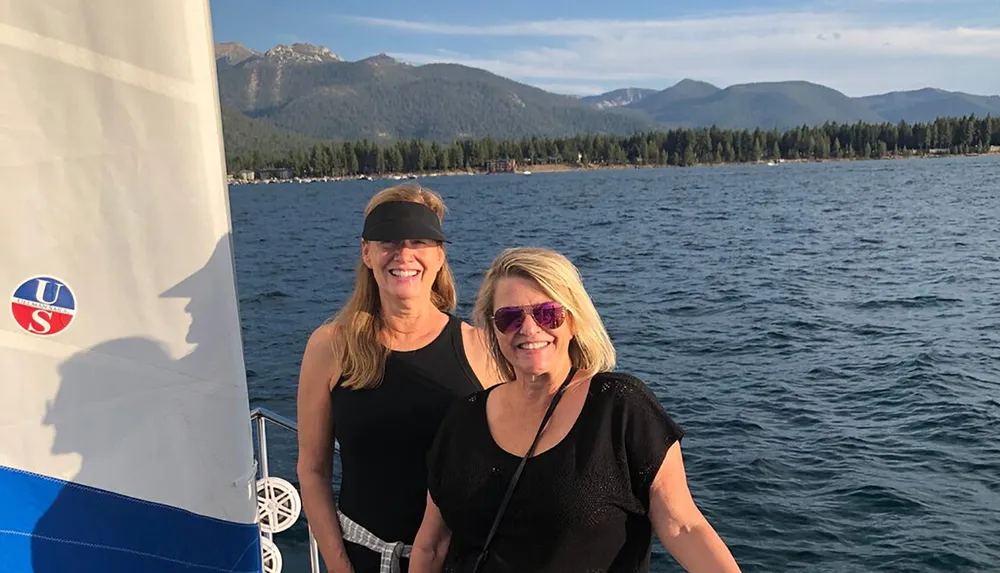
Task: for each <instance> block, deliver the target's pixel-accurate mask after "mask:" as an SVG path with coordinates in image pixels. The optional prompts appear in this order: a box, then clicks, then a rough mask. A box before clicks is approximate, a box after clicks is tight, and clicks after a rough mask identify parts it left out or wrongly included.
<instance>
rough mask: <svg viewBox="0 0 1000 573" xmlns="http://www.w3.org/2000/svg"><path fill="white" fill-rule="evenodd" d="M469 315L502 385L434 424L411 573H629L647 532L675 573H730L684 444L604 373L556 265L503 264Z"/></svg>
mask: <svg viewBox="0 0 1000 573" xmlns="http://www.w3.org/2000/svg"><path fill="white" fill-rule="evenodd" d="M475 315H476V317H475V318H476V321H477V322H478V323H479V325H480V326H481V327H482V328H483V329H484V331H485V334H486V336H487V339H488V345H489V347H490V352H491V354H492V358H493V362H494V363H495V365H496V368H497V369H498V370H499V373H500V374H501V376H502V378H503V379H504V380H506V381H507V382H506V383H505V384H500V385H498V386H494V387H491V388H489V389H486V390H484V391H480V392H477V393H475V394H474V395H472V396H470V397H468V398H466V399H463V400H461V401H460V402H459V403H458V404H457V405H456V406H455V407H454V408H452V410H451V411H450V412H449V414H448V415H447V417H446V418H445V420H444V421H443V422H442V425H441V427H440V429H439V432H438V435H437V438H436V440H435V442H434V445H433V446H432V448H431V451H430V454H429V456H428V469H429V479H428V485H429V491H428V499H427V509H426V512H425V514H424V518H423V522H422V524H421V526H420V529H419V531H418V533H417V536H416V539H415V540H414V545H413V552H412V555H411V561H410V569H409V571H410V572H411V573H430V572H435V573H436V572H438V571H441V570H442V566H443V565H444V564H445V563H446V562H447V563H448V565H449V567H448V570H449V571H456V572H461V573H466V572H472V573H487V572H490V573H492V572H497V573H499V572H512V573H513V572H523V571H531V572H533V573H539V572H546V571H551V572H567V571H602V572H615V571H623V572H624V571H628V572H645V571H648V568H649V558H650V548H651V542H652V535H653V533H654V532H655V534H656V535H657V536H658V537H659V539H660V540H661V541H662V542H663V544H664V546H665V547H666V549H667V550H668V551H669V552H670V554H671V555H672V556H673V557H674V558H675V559H676V560H677V562H678V563H679V564H680V565H681V566H682V567H684V568H685V569H686V570H687V571H689V572H692V573H709V572H712V573H716V572H719V573H729V572H736V571H739V567H738V566H737V564H736V562H735V560H734V559H733V556H732V555H731V554H730V551H729V549H728V548H727V547H726V545H725V543H724V542H723V541H722V539H720V537H719V535H718V534H717V533H716V531H715V530H714V529H713V528H712V526H711V525H710V524H709V523H708V521H707V520H706V519H705V517H704V515H702V513H701V511H700V510H699V509H698V507H697V506H696V505H695V503H694V501H693V500H692V498H691V495H690V493H689V491H688V486H687V481H686V477H685V472H684V463H683V460H682V457H681V446H680V440H681V438H682V436H683V435H684V432H683V431H682V430H681V428H680V427H679V426H678V425H677V424H676V423H674V421H673V420H672V419H671V418H670V416H669V415H667V413H666V412H665V411H664V409H663V407H662V406H661V405H660V403H659V401H658V400H657V399H656V397H655V396H654V395H653V393H652V392H651V391H650V390H649V389H648V388H647V387H646V385H645V384H644V383H643V382H642V381H641V380H639V379H638V378H636V377H634V376H631V375H628V374H623V373H614V372H612V370H613V368H614V366H615V350H614V347H613V345H612V343H611V340H610V339H609V337H608V334H607V332H606V330H605V328H604V325H603V323H602V321H601V318H600V316H599V315H598V313H597V310H596V309H595V308H594V305H593V303H592V302H591V299H590V297H589V295H588V294H587V292H586V291H585V290H584V288H583V284H582V281H581V279H580V276H579V272H578V271H577V269H576V267H574V266H573V264H572V263H571V262H570V261H569V260H567V259H566V258H565V257H564V256H562V255H560V254H558V253H556V252H553V251H550V250H546V249H539V248H517V249H509V250H507V251H504V252H503V253H501V254H500V255H499V256H498V257H497V259H496V260H495V261H494V262H493V265H492V266H491V267H490V269H489V270H488V272H487V273H486V275H485V277H484V279H483V284H482V286H481V288H480V292H479V295H478V299H477V303H476V308H475ZM446 558H447V561H446Z"/></svg>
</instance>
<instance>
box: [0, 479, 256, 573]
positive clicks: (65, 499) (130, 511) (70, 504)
mask: <svg viewBox="0 0 1000 573" xmlns="http://www.w3.org/2000/svg"><path fill="white" fill-rule="evenodd" d="M0 492H3V496H4V499H5V500H6V502H5V503H4V504H3V505H4V507H3V509H2V510H0V570H2V571H3V572H4V573H29V572H30V573H55V572H57V571H58V572H60V573H61V572H64V571H72V572H74V573H90V572H94V573H97V572H102V573H120V572H126V571H127V572H129V573H138V572H142V573H166V572H168V571H169V572H171V573H173V572H181V571H183V572H185V573H187V572H190V573H205V572H213V571H225V572H227V573H257V572H259V571H261V557H260V531H259V529H258V528H257V525H256V524H254V523H249V524H244V523H234V522H230V521H224V520H220V519H215V518H211V517H205V516H201V515H197V514H195V513H192V512H190V511H186V510H183V509H179V508H176V507H170V506H167V505H162V504H157V503H152V502H148V501H143V500H141V499H136V498H133V497H127V496H123V495H119V494H116V493H114V492H110V491H106V490H100V489H96V488H92V487H87V486H83V485H80V484H76V483H71V482H66V481H63V480H58V479H54V478H51V477H47V476H42V475H38V474H33V473H29V472H25V471H21V470H16V469H13V468H9V467H5V466H0Z"/></svg>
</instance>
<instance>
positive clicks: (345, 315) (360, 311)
mask: <svg viewBox="0 0 1000 573" xmlns="http://www.w3.org/2000/svg"><path fill="white" fill-rule="evenodd" d="M389 201H413V202H415V203H422V204H424V205H427V206H428V207H430V208H431V210H432V211H434V213H435V214H436V215H437V217H438V221H442V222H443V221H444V214H445V212H446V211H447V208H446V207H445V204H444V201H443V200H442V199H441V196H440V195H438V194H437V193H435V192H434V191H431V190H430V189H427V188H424V187H421V186H420V185H400V186H395V187H389V188H387V189H383V190H381V191H379V192H378V193H376V194H375V196H374V197H372V198H371V199H370V200H369V201H368V205H367V206H366V207H365V216H366V217H367V216H368V214H369V213H371V211H372V209H374V208H375V207H377V206H379V205H381V204H382V203H387V202H389ZM441 248H442V249H444V245H441ZM457 301H458V294H457V292H456V290H455V279H454V276H453V275H452V273H451V268H449V267H448V259H447V256H446V257H445V260H444V263H443V264H442V265H441V270H440V271H439V272H438V275H437V277H436V278H435V279H434V284H433V285H432V286H431V303H433V304H434V306H435V307H437V308H438V309H439V310H441V311H442V312H453V311H454V310H455V307H456V306H457ZM381 314H382V302H381V298H380V295H379V288H378V283H376V282H375V276H374V274H372V270H371V269H369V268H368V267H367V266H365V263H364V261H359V262H358V266H357V268H356V270H355V279H354V292H353V293H352V294H351V297H350V299H348V301H347V304H345V305H344V307H343V308H342V309H341V310H340V312H338V313H337V314H336V316H334V318H333V319H332V322H333V324H334V325H335V326H334V328H335V331H336V332H337V341H336V344H335V346H336V348H335V350H339V352H338V353H339V355H340V358H341V361H340V365H341V376H342V378H343V381H342V383H341V384H339V386H342V387H345V388H351V389H361V388H372V387H375V386H377V385H378V384H379V383H381V381H382V376H383V375H384V374H385V361H386V358H388V356H389V348H388V347H387V346H386V345H385V344H384V343H383V342H382V340H381V339H380V336H379V335H380V333H381V331H382V328H383V326H384V323H383V321H382V316H381Z"/></svg>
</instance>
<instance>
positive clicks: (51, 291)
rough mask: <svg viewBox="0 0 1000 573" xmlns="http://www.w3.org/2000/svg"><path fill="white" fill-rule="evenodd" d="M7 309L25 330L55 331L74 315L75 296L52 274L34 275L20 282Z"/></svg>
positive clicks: (42, 334) (71, 319)
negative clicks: (49, 275) (45, 275)
mask: <svg viewBox="0 0 1000 573" xmlns="http://www.w3.org/2000/svg"><path fill="white" fill-rule="evenodd" d="M10 311H11V313H13V315H14V320H16V321H17V324H18V325H20V326H21V328H23V329H24V330H25V331H26V332H29V333H31V334H35V335H38V336H49V335H52V334H58V333H59V332H62V331H63V330H65V329H66V327H67V326H69V323H70V322H72V321H73V316H74V315H75V314H76V298H75V297H74V296H73V291H71V290H70V288H69V287H68V286H67V285H66V283H64V282H62V281H60V280H58V279H54V278H52V277H33V278H30V279H28V280H26V281H24V282H23V283H21V284H20V285H19V286H18V287H17V289H16V290H15V291H14V296H13V297H12V298H11V303H10Z"/></svg>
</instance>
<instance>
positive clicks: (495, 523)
mask: <svg viewBox="0 0 1000 573" xmlns="http://www.w3.org/2000/svg"><path fill="white" fill-rule="evenodd" d="M574 374H576V368H570V370H569V375H568V376H566V380H564V381H563V383H562V385H561V386H559V390H557V391H556V393H555V395H554V396H553V397H552V402H550V403H549V409H548V410H546V411H545V416H543V417H542V423H541V424H539V425H538V432H536V433H535V439H534V441H532V442H531V446H530V447H529V448H528V451H527V452H526V453H525V454H524V457H523V458H521V463H520V464H519V465H518V466H517V470H516V471H515V472H514V476H513V477H512V478H511V479H510V485H508V486H507V493H505V494H504V496H503V501H501V502H500V509H499V510H498V511H497V516H496V517H495V518H494V519H493V527H491V528H490V533H489V535H487V536H486V543H484V544H483V550H482V551H480V552H479V557H477V558H476V564H475V566H473V568H472V573H478V572H479V568H480V567H482V566H483V563H484V562H485V561H486V556H487V554H488V553H489V550H490V543H491V542H492V541H493V536H494V535H496V532H497V528H498V527H499V526H500V520H501V519H503V514H504V512H505V511H506V510H507V504H508V503H510V498H511V496H513V495H514V487H516V486H517V480H518V479H519V478H520V477H521V472H522V471H523V470H524V464H526V463H527V462H528V458H530V457H531V454H532V453H534V451H535V446H537V445H538V439H539V438H541V436H542V430H544V429H545V424H546V423H547V422H548V421H549V417H551V416H552V412H554V411H555V409H556V404H558V403H559V399H560V398H562V395H563V392H565V391H566V387H567V386H569V383H570V381H571V380H573V375H574Z"/></svg>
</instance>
